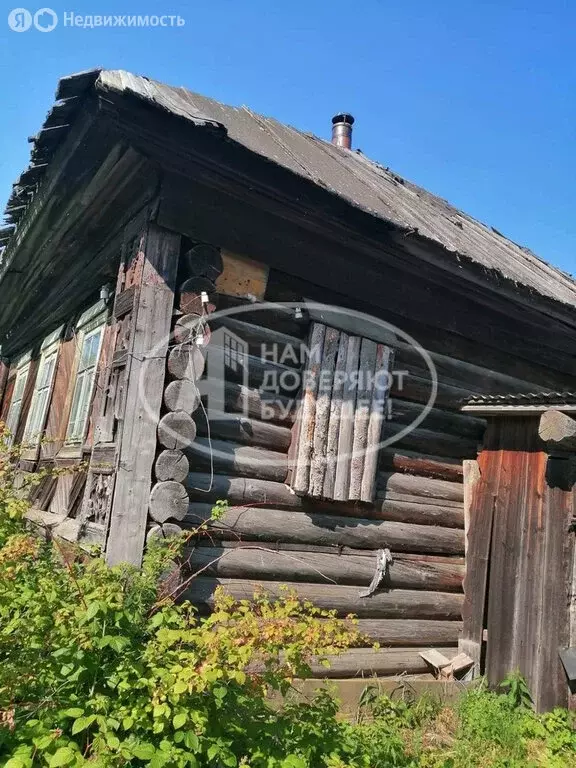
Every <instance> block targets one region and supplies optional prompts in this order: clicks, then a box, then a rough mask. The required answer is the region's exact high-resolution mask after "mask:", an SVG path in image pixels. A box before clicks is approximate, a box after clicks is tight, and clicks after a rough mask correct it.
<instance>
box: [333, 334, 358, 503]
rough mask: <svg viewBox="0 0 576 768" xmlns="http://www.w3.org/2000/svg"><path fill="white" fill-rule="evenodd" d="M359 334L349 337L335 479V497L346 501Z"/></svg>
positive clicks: (356, 383) (356, 388)
mask: <svg viewBox="0 0 576 768" xmlns="http://www.w3.org/2000/svg"><path fill="white" fill-rule="evenodd" d="M361 341H362V340H361V339H360V337H358V336H350V337H349V339H348V351H347V354H346V378H345V383H344V392H343V396H342V410H341V414H340V430H339V433H338V460H337V462H336V477H335V480H334V499H335V500H337V501H346V500H347V499H348V490H349V488H350V463H351V459H352V442H353V439H354V414H355V411H356V394H357V391H358V378H357V377H354V376H353V374H354V373H355V372H357V371H358V366H359V363H360V344H361Z"/></svg>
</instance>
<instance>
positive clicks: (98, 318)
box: [64, 302, 107, 449]
mask: <svg viewBox="0 0 576 768" xmlns="http://www.w3.org/2000/svg"><path fill="white" fill-rule="evenodd" d="M106 321H107V318H106V315H105V314H104V313H103V312H102V302H99V303H98V304H97V305H95V307H91V308H90V309H89V310H87V311H86V312H85V313H84V314H83V315H82V317H81V318H80V320H79V321H78V325H77V338H78V353H77V364H76V366H75V371H74V377H73V382H74V386H73V387H72V395H71V400H70V412H69V414H68V419H67V423H66V432H65V438H64V448H67V449H74V448H76V449H78V448H80V449H81V448H82V446H83V445H84V442H85V440H86V433H87V430H88V423H89V420H90V405H91V403H92V401H93V398H94V389H95V386H96V379H97V375H98V365H99V362H100V357H101V354H102V346H103V342H104V332H105V328H106ZM98 333H99V334H100V337H99V340H98V346H97V348H96V350H95V354H94V357H93V363H92V364H91V365H88V366H86V367H84V368H81V367H80V366H81V365H82V358H83V356H84V353H85V344H86V342H87V341H88V340H89V339H91V338H94V336H96V334H98ZM86 371H89V374H88V376H89V377H90V381H89V383H88V385H87V387H86V389H85V390H84V391H82V392H81V395H80V397H81V398H82V399H81V400H80V399H79V400H78V402H77V403H76V395H77V392H78V387H79V381H80V380H81V382H82V383H81V386H82V387H84V386H85V384H84V382H85V381H86V378H87V377H86ZM75 405H76V408H75ZM81 412H84V416H83V417H82V421H83V423H82V422H80V421H78V424H77V429H75V431H74V433H73V435H71V434H70V429H71V426H72V424H73V418H74V420H75V421H77V420H78V415H79V413H81Z"/></svg>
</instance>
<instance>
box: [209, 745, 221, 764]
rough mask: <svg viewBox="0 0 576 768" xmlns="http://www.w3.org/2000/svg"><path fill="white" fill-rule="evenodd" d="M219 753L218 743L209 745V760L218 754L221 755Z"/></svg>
mask: <svg viewBox="0 0 576 768" xmlns="http://www.w3.org/2000/svg"><path fill="white" fill-rule="evenodd" d="M219 754H220V747H219V746H218V744H212V746H211V747H208V752H207V755H208V760H214V758H215V757H216V755H219Z"/></svg>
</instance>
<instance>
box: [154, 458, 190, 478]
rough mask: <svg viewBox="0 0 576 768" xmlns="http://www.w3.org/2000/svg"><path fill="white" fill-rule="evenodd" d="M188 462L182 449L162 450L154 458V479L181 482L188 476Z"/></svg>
mask: <svg viewBox="0 0 576 768" xmlns="http://www.w3.org/2000/svg"><path fill="white" fill-rule="evenodd" d="M189 471H190V463H189V462H188V459H187V458H186V456H184V454H183V453H182V451H169V450H166V451H162V453H160V454H159V456H158V458H157V459H156V464H155V466H154V473H155V475H156V480H160V481H162V480H176V481H177V482H178V483H182V482H183V481H184V480H186V478H187V477H188V472H189Z"/></svg>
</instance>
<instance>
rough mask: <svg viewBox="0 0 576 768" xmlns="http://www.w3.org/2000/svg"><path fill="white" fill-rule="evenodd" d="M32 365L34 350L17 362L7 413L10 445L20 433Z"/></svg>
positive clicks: (7, 440)
mask: <svg viewBox="0 0 576 768" xmlns="http://www.w3.org/2000/svg"><path fill="white" fill-rule="evenodd" d="M31 365H32V351H31V350H30V351H29V352H26V353H25V354H24V355H22V356H21V357H20V358H19V359H18V361H17V363H16V377H15V380H14V388H13V390H12V396H11V397H10V405H9V406H8V412H7V413H6V422H5V424H6V427H7V428H8V430H9V431H10V433H11V434H10V437H8V438H7V439H6V442H7V444H8V446H9V447H11V446H12V445H13V444H14V441H15V439H16V435H17V433H18V427H19V426H20V417H21V415H22V406H23V404H24V397H25V395H26V385H27V384H28V377H29V374H30V367H31ZM20 382H22V390H21V392H20V394H19V399H16V394H17V392H18V385H19V383H20ZM16 404H17V410H16V412H15V413H14V407H15V405H16Z"/></svg>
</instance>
